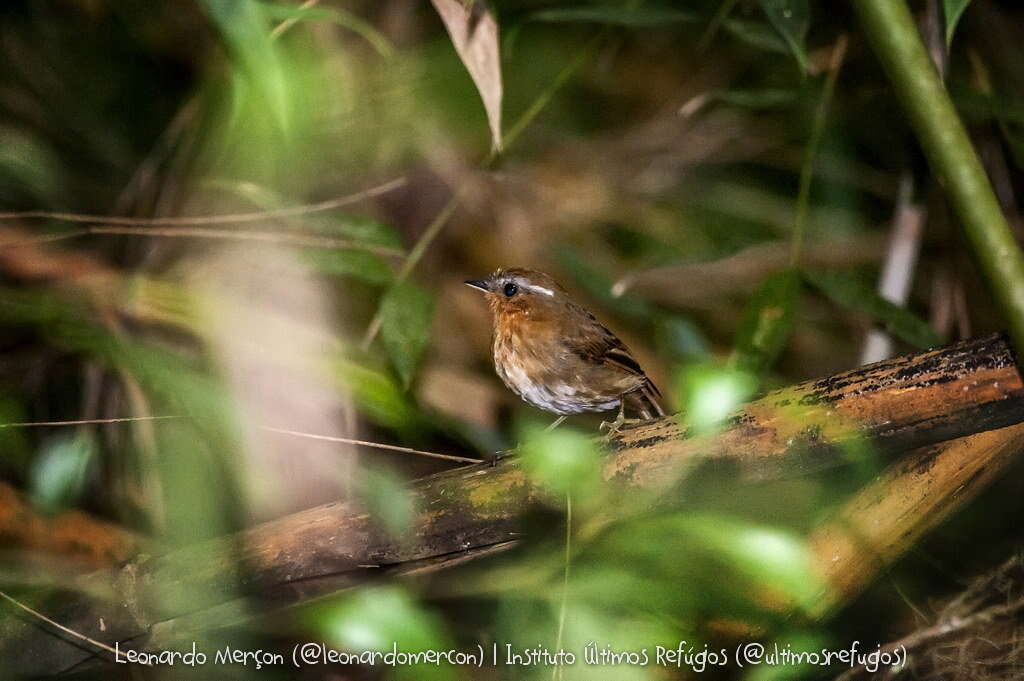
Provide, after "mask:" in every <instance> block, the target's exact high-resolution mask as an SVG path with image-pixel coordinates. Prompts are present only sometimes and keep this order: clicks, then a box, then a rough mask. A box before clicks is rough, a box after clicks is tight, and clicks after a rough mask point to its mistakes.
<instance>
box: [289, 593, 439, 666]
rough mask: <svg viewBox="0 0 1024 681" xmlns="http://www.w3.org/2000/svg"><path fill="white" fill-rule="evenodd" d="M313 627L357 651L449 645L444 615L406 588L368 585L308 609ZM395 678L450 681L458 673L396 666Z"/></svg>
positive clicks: (411, 650)
mask: <svg viewBox="0 0 1024 681" xmlns="http://www.w3.org/2000/svg"><path fill="white" fill-rule="evenodd" d="M306 617H307V618H308V619H309V620H310V621H311V624H312V628H313V629H314V630H315V631H317V632H319V633H320V634H321V635H322V636H323V637H324V639H325V640H326V641H327V642H328V644H329V645H332V646H334V647H337V648H341V649H344V650H348V651H350V652H354V653H359V652H362V651H364V650H371V651H382V652H388V651H390V650H391V649H392V646H393V645H397V647H398V650H399V651H401V652H406V653H415V652H421V651H427V650H446V649H448V648H449V647H450V644H449V642H448V640H447V639H448V637H447V635H446V634H445V631H444V625H443V623H442V622H441V620H440V618H438V617H437V616H435V615H433V614H432V613H430V612H427V611H426V610H424V609H423V607H422V606H420V604H419V603H417V602H416V601H415V600H414V599H413V598H412V597H411V596H410V595H409V594H408V592H407V591H405V590H404V589H402V588H400V587H397V586H384V587H370V588H363V589H359V590H357V591H355V592H353V593H352V594H351V595H349V596H346V597H343V598H340V599H337V600H332V601H330V602H328V603H322V604H317V605H315V606H313V607H311V608H309V609H308V610H307V611H306ZM390 674H392V675H393V678H396V679H410V680H412V679H415V680H417V681H419V680H420V679H430V680H434V679H436V680H439V681H440V680H446V679H454V678H458V677H457V676H456V674H455V669H454V668H453V667H452V666H451V665H448V664H444V663H442V664H428V663H425V664H419V665H400V664H399V665H395V667H394V668H393V671H390Z"/></svg>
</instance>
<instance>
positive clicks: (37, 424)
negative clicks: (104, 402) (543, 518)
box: [0, 416, 483, 463]
mask: <svg viewBox="0 0 1024 681" xmlns="http://www.w3.org/2000/svg"><path fill="white" fill-rule="evenodd" d="M186 418H190V417H188V416H126V417H122V418H113V419H80V420H77V421H25V422H21V423H0V429H2V428H45V427H48V426H83V425H90V424H101V423H130V422H133V421H161V420H165V419H186ZM260 428H261V429H262V430H266V431H269V432H271V433H280V434H282V435H294V436H296V437H304V438H308V439H310V440H324V441H326V442H340V443H343V444H348V445H360V446H363V447H370V448H371V449H386V450H388V451H392V452H405V453H406V454H418V455H420V456H429V457H431V458H433V459H444V460H446V461H458V462H460V463H480V462H481V461H483V459H473V458H471V457H468V456H456V455H454V454H438V453H437V452H427V451H424V450H422V449H412V448H410V447H401V446H399V445H389V444H384V443H382V442H370V441H369V440H353V439H351V438H347V437H335V436H333V435H317V434H315V433H304V432H302V431H299V430H288V429H286V428H274V427H272V426H260Z"/></svg>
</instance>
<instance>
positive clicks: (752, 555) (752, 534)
mask: <svg viewBox="0 0 1024 681" xmlns="http://www.w3.org/2000/svg"><path fill="white" fill-rule="evenodd" d="M680 523H681V524H682V525H683V527H684V529H685V536H687V537H689V538H690V540H691V541H695V542H700V544H702V545H703V547H705V550H708V551H710V552H713V553H715V554H718V555H719V556H720V557H721V559H722V560H723V562H724V563H725V564H727V565H729V566H730V567H731V568H732V570H734V571H735V573H736V574H737V576H740V577H743V578H747V579H748V580H750V581H751V582H753V583H755V584H757V585H758V586H760V587H762V588H764V589H765V590H766V592H767V593H765V594H764V595H765V596H766V597H769V598H770V599H771V600H772V601H774V599H779V602H783V603H808V602H809V599H811V598H813V597H814V596H815V594H816V593H818V590H819V589H820V586H821V585H820V580H819V579H818V578H816V577H815V575H814V572H813V570H812V566H811V560H810V554H809V552H808V550H807V546H806V544H805V543H804V542H803V541H802V540H801V539H800V538H799V537H798V536H797V535H795V534H792V533H790V532H788V531H785V530H783V529H780V528H777V527H768V526H762V525H755V524H751V523H747V522H742V521H739V520H737V519H733V518H729V517H725V516H721V515H709V516H703V515H696V516H694V515H688V516H683V517H681V518H680ZM770 604H771V603H770V602H769V603H766V605H770Z"/></svg>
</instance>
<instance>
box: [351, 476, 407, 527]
mask: <svg viewBox="0 0 1024 681" xmlns="http://www.w3.org/2000/svg"><path fill="white" fill-rule="evenodd" d="M359 496H360V498H361V499H362V502H363V504H364V505H365V506H366V510H367V512H368V513H369V514H370V517H371V518H372V519H373V520H375V521H377V522H379V523H380V524H381V525H383V527H384V529H385V530H386V531H387V532H388V533H389V534H390V535H391V536H393V537H400V536H401V535H402V534H403V533H405V531H406V530H408V529H409V527H410V525H411V524H412V514H413V505H412V498H411V497H410V496H409V492H408V490H407V489H406V486H405V483H404V482H403V480H402V478H400V477H399V476H398V475H396V474H395V473H393V472H392V471H390V470H388V469H386V468H367V469H366V470H364V471H362V474H361V478H360V484H359Z"/></svg>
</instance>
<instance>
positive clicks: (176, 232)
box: [0, 227, 405, 258]
mask: <svg viewBox="0 0 1024 681" xmlns="http://www.w3.org/2000/svg"><path fill="white" fill-rule="evenodd" d="M90 234H119V235H126V236H147V237H171V238H186V239H227V240H232V241H263V242H266V243H274V244H282V245H286V246H303V247H309V248H332V249H334V248H337V249H350V250H358V251H366V252H367V253H373V254H375V255H380V256H382V257H386V258H403V257H405V252H404V251H403V250H402V249H400V248H391V247H389V246H378V245H376V244H367V243H363V242H360V241H353V240H351V239H335V238H334V237H329V236H320V235H319V234H306V233H303V232H268V231H260V230H243V229H215V228H212V227H156V228H153V227H86V228H84V229H79V230H75V231H73V232H64V233H63V234H51V235H48V236H44V237H39V238H33V239H21V240H18V241H9V242H6V243H0V248H17V247H18V246H33V245H35V244H38V243H41V242H50V241H63V240H66V239H77V238H79V237H82V236H88V235H90Z"/></svg>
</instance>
